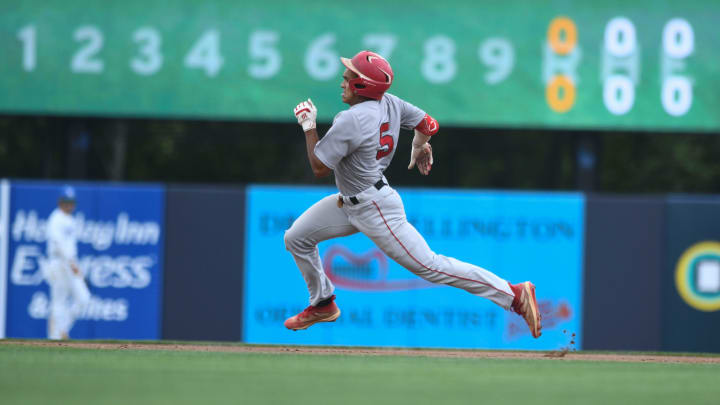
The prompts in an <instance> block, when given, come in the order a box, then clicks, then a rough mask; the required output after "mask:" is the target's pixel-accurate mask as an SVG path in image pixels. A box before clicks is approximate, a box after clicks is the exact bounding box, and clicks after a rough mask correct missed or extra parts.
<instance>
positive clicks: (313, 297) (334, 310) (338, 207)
mask: <svg viewBox="0 0 720 405" xmlns="http://www.w3.org/2000/svg"><path fill="white" fill-rule="evenodd" d="M340 59H341V61H342V63H343V65H345V67H346V69H345V71H344V73H343V76H342V83H341V85H340V87H341V88H342V90H343V92H342V101H343V102H344V103H346V104H348V105H349V106H350V108H348V109H347V110H345V111H342V112H340V113H338V114H337V115H336V116H335V118H334V120H333V124H332V126H331V127H330V130H329V131H328V132H327V133H326V134H325V136H324V137H323V138H322V139H321V140H318V133H317V130H316V125H315V121H316V117H317V108H316V107H315V106H314V105H313V103H312V101H311V100H310V99H308V100H307V101H303V102H301V103H300V104H298V105H297V107H295V111H294V112H295V116H296V117H297V120H298V123H299V124H300V125H302V128H303V131H304V132H305V142H306V146H307V155H308V159H309V161H310V166H311V167H312V171H313V173H314V174H315V176H317V177H324V176H328V175H329V174H330V173H331V172H334V174H335V183H336V184H337V187H338V190H339V191H340V193H339V194H333V195H329V196H327V197H325V198H323V199H322V200H320V201H318V202H317V203H315V204H314V205H313V206H312V207H310V208H308V209H307V211H305V212H304V213H303V214H302V215H301V216H300V217H299V218H298V219H297V220H296V221H295V222H294V223H293V224H292V226H291V227H290V229H288V230H287V231H286V232H285V246H286V248H287V250H289V251H290V253H292V255H293V258H294V259H295V263H296V264H297V266H298V267H299V268H300V272H301V273H302V275H303V278H304V279H305V282H306V283H307V287H308V290H309V291H310V306H308V307H307V308H306V309H305V310H304V311H302V312H300V313H299V314H297V315H295V316H293V317H291V318H289V319H287V320H286V321H285V327H287V328H288V329H292V330H300V329H307V328H308V327H309V326H311V325H313V324H315V323H317V322H332V321H335V320H336V319H337V318H338V317H339V316H340V309H339V308H338V306H337V305H336V304H335V302H334V301H335V295H334V294H333V292H334V290H335V287H334V286H333V285H332V283H331V282H330V280H329V279H328V277H327V276H326V275H325V273H324V271H323V268H322V265H321V263H320V255H319V252H318V248H317V245H318V243H320V242H322V241H324V240H327V239H331V238H336V237H339V236H347V235H351V234H354V233H356V232H362V233H363V234H365V235H367V236H368V237H369V238H370V239H372V241H373V242H375V244H376V245H377V246H378V247H379V248H380V249H382V251H383V252H384V253H385V254H386V255H387V256H389V257H390V258H392V259H393V260H395V261H396V262H397V263H399V264H400V265H402V266H403V267H405V268H406V269H408V270H410V271H412V272H413V273H415V274H417V275H418V276H420V277H422V278H424V279H425V280H428V281H430V282H433V283H438V284H447V285H451V286H453V287H458V288H461V289H463V290H466V291H468V292H469V293H471V294H474V295H477V296H479V297H484V298H487V299H489V300H491V301H492V302H494V303H496V304H497V305H500V306H501V307H503V308H505V309H509V310H512V311H514V312H516V313H518V314H519V315H521V316H522V317H523V318H524V319H525V321H526V322H527V324H528V326H529V327H530V332H531V333H532V335H533V337H535V338H537V337H539V336H540V329H541V324H540V319H541V318H540V313H539V311H538V306H537V301H536V299H535V286H534V285H533V284H532V283H530V282H528V281H526V282H524V283H520V284H510V283H508V282H507V281H505V280H503V279H502V278H500V277H498V276H497V275H495V274H493V273H491V272H489V271H488V270H486V269H483V268H482V267H478V266H475V265H472V264H470V263H465V262H462V261H460V260H457V259H454V258H452V257H447V256H442V255H439V254H437V253H435V252H433V251H432V250H431V249H430V247H429V246H428V244H427V243H426V242H425V240H424V239H423V237H422V236H421V235H420V234H419V233H418V231H417V230H416V229H415V228H414V227H413V226H412V225H411V224H410V223H409V222H408V221H407V218H406V217H405V209H404V208H403V203H402V200H401V199H400V196H399V195H398V193H397V192H396V191H395V190H394V189H393V188H392V187H390V185H389V184H388V181H387V179H386V178H385V176H384V175H383V172H384V171H385V169H386V168H387V167H388V165H389V164H390V161H391V160H392V158H393V156H394V155H395V146H396V145H397V141H398V135H399V133H400V128H404V129H414V131H415V137H414V138H413V142H412V151H411V154H410V165H409V166H408V169H412V168H413V167H414V166H416V165H417V168H418V171H419V172H420V173H421V174H422V175H427V174H428V173H429V172H430V169H431V168H432V163H433V158H432V148H431V147H430V144H429V143H428V141H429V140H430V137H431V136H433V135H434V134H436V133H437V132H438V128H439V126H438V123H437V121H436V120H435V119H433V118H432V117H431V116H429V115H428V114H426V113H425V111H423V110H421V109H419V108H418V107H416V106H414V105H412V104H410V103H408V102H406V101H404V100H402V99H400V98H398V97H396V96H394V95H392V94H388V93H386V91H387V90H388V89H389V88H390V86H391V85H392V81H393V71H392V68H391V67H390V64H389V63H388V62H387V61H386V60H385V59H384V58H382V57H381V56H380V55H378V54H376V53H373V52H370V51H362V52H360V53H358V54H357V55H355V56H354V57H353V58H352V59H347V58H340Z"/></svg>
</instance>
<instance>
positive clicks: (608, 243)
mask: <svg viewBox="0 0 720 405" xmlns="http://www.w3.org/2000/svg"><path fill="white" fill-rule="evenodd" d="M586 204H587V205H586V210H585V215H586V223H585V281H584V286H585V291H584V298H585V301H584V308H585V310H584V312H585V313H584V318H583V322H584V326H583V336H584V340H583V348H584V349H586V350H659V349H660V348H661V330H662V329H661V321H662V319H661V316H660V315H661V313H660V312H661V311H660V304H661V288H660V286H661V283H660V277H661V274H662V273H663V270H664V268H665V266H664V263H663V262H664V255H663V245H664V242H665V238H664V222H665V220H664V211H665V199H664V198H661V197H632V196H623V197H615V196H602V195H592V194H590V195H588V197H587V200H586Z"/></svg>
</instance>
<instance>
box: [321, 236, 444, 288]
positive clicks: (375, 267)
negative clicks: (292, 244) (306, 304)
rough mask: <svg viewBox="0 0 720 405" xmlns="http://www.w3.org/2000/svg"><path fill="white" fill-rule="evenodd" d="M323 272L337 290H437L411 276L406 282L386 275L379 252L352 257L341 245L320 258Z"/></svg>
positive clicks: (386, 270) (332, 247)
mask: <svg viewBox="0 0 720 405" xmlns="http://www.w3.org/2000/svg"><path fill="white" fill-rule="evenodd" d="M323 269H324V270H325V274H327V276H328V278H329V279H330V281H332V282H333V284H335V285H337V286H338V287H341V288H345V289H348V290H361V291H398V290H414V289H419V288H431V287H436V285H435V284H431V283H429V282H427V281H425V280H423V279H421V278H418V277H417V276H415V275H413V274H412V273H410V272H408V274H407V275H404V276H406V277H407V278H396V277H395V275H394V274H393V275H391V274H389V269H388V258H387V257H386V256H385V254H384V253H383V252H382V251H380V249H378V248H372V249H370V250H368V251H367V252H365V253H362V254H355V253H354V252H352V251H351V250H349V249H348V248H346V247H345V246H342V245H334V246H331V247H330V248H329V249H328V250H327V252H325V255H324V257H323Z"/></svg>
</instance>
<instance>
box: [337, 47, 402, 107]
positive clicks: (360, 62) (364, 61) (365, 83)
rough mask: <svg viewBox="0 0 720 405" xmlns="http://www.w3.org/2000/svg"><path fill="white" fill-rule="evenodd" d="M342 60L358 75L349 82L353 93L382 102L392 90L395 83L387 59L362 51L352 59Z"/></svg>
mask: <svg viewBox="0 0 720 405" xmlns="http://www.w3.org/2000/svg"><path fill="white" fill-rule="evenodd" d="M340 60H341V61H342V63H343V65H345V67H346V68H348V69H350V70H352V71H353V72H355V74H357V75H358V77H356V78H354V79H350V80H349V81H348V84H349V85H350V88H351V89H352V91H353V93H355V94H357V95H358V96H365V97H368V98H373V99H375V100H380V99H381V98H382V95H383V93H385V92H386V91H387V89H389V88H390V85H391V84H392V81H393V71H392V68H391V67H390V64H389V63H388V61H386V60H385V58H383V57H382V56H380V55H378V54H376V53H375V52H370V51H361V52H358V54H357V55H355V56H353V58H352V59H348V58H340Z"/></svg>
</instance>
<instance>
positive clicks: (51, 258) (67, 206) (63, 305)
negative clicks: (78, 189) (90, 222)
mask: <svg viewBox="0 0 720 405" xmlns="http://www.w3.org/2000/svg"><path fill="white" fill-rule="evenodd" d="M74 210H75V190H74V189H73V188H72V187H65V188H63V191H62V193H61V194H60V198H59V199H58V207H57V208H55V210H54V211H53V212H52V213H51V214H50V217H49V218H48V221H47V258H48V261H47V263H46V264H45V268H44V272H45V279H46V281H47V283H48V285H50V315H49V317H48V338H50V339H69V338H70V336H69V334H70V329H72V326H73V323H75V318H76V317H77V315H78V314H79V313H80V312H81V311H82V310H83V308H84V307H85V306H86V305H87V304H88V302H89V301H90V291H89V290H88V288H87V285H86V284H85V280H84V278H83V274H82V273H81V272H80V269H79V268H78V265H77V225H76V224H75V218H73V216H72V213H73V211H74Z"/></svg>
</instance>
